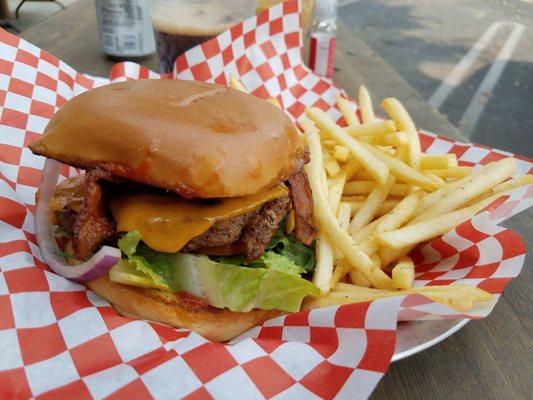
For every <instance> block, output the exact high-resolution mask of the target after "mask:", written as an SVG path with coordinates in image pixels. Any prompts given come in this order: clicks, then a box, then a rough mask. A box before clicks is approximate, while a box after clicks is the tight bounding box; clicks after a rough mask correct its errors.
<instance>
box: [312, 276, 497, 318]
mask: <svg viewBox="0 0 533 400" xmlns="http://www.w3.org/2000/svg"><path fill="white" fill-rule="evenodd" d="M412 293H416V294H421V295H424V296H427V297H429V298H430V299H432V300H433V301H435V302H437V303H441V304H445V305H447V306H450V307H452V308H454V309H455V310H457V311H460V312H465V311H468V310H470V309H471V308H472V307H473V306H474V305H476V304H478V303H482V302H486V301H490V300H492V295H491V294H490V293H488V292H486V291H484V290H482V289H479V288H477V287H475V286H469V285H461V284H455V285H447V286H424V287H420V288H413V289H409V290H382V289H371V288H366V287H360V286H354V285H350V284H347V283H338V284H337V286H336V288H335V290H333V291H331V292H330V293H329V295H328V296H325V297H314V298H313V297H310V298H308V299H306V301H305V302H304V304H303V307H302V309H304V310H312V309H315V308H322V307H328V306H333V305H340V304H350V303H358V302H363V301H372V300H376V299H380V298H384V297H393V296H403V295H406V294H412Z"/></svg>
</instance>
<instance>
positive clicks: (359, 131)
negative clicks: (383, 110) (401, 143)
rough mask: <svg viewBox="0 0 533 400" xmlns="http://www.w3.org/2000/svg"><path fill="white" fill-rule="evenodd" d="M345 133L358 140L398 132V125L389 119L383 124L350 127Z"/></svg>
mask: <svg viewBox="0 0 533 400" xmlns="http://www.w3.org/2000/svg"><path fill="white" fill-rule="evenodd" d="M344 131H345V132H346V133H348V134H349V135H350V136H352V137H353V138H357V139H358V138H360V137H363V136H384V135H388V134H390V133H394V132H396V124H395V123H394V121H393V120H391V119H388V120H386V121H382V122H372V123H368V124H367V123H365V124H363V125H355V126H348V127H346V128H344Z"/></svg>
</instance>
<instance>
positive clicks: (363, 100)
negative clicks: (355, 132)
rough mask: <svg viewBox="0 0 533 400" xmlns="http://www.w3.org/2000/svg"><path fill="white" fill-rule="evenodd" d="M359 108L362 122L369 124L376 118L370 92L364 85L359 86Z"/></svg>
mask: <svg viewBox="0 0 533 400" xmlns="http://www.w3.org/2000/svg"><path fill="white" fill-rule="evenodd" d="M359 108H360V110H361V118H362V119H363V124H369V123H372V122H374V121H375V120H376V115H375V114H374V107H373V106H372V100H371V99H370V94H369V93H368V90H366V87H364V86H361V87H360V88H359Z"/></svg>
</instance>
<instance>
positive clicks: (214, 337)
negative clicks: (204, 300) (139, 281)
mask: <svg viewBox="0 0 533 400" xmlns="http://www.w3.org/2000/svg"><path fill="white" fill-rule="evenodd" d="M87 286H88V287H89V288H90V289H91V290H93V291H94V292H96V293H97V294H99V295H100V296H102V297H103V298H104V299H106V300H107V301H109V302H110V303H111V304H112V305H113V307H114V308H115V310H116V311H117V312H118V313H119V314H120V315H123V316H125V317H131V318H142V319H146V320H149V321H155V322H161V323H163V324H166V325H170V326H173V327H175V328H186V329H190V330H192V331H195V332H196V333H198V334H200V335H202V336H203V337H205V338H206V339H209V340H211V341H214V342H226V341H228V340H231V339H233V338H234V337H235V336H238V335H239V334H241V333H243V332H246V331H247V330H248V329H250V328H252V327H254V326H256V325H260V324H262V323H263V322H265V321H266V320H268V319H270V318H274V317H276V316H278V315H281V314H282V312H281V311H278V310H256V309H254V310H252V311H250V312H246V313H241V312H233V311H230V310H228V309H221V308H216V307H212V306H209V305H205V304H201V303H200V302H198V301H194V300H193V301H191V300H188V299H187V298H183V297H181V296H179V295H177V294H172V293H167V292H163V291H160V290H155V289H143V288H139V287H135V286H129V285H123V284H120V283H116V282H113V281H111V280H109V276H107V275H106V276H104V277H102V278H99V279H96V280H94V281H90V282H87Z"/></svg>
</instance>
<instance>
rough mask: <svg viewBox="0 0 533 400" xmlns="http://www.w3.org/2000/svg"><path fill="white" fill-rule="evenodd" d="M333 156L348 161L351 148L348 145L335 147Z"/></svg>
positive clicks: (338, 159) (341, 160)
mask: <svg viewBox="0 0 533 400" xmlns="http://www.w3.org/2000/svg"><path fill="white" fill-rule="evenodd" d="M333 158H334V159H335V160H336V161H340V162H346V161H348V158H350V149H349V148H348V147H346V146H337V145H335V147H333Z"/></svg>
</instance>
